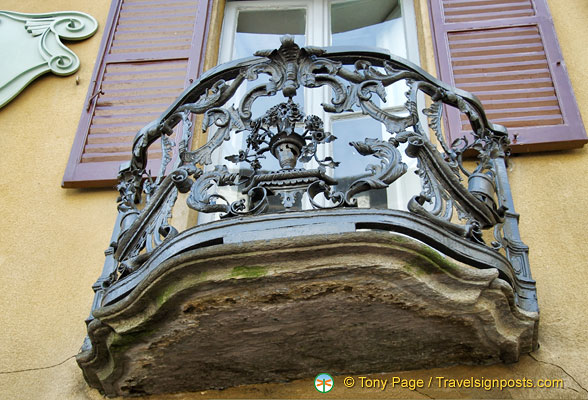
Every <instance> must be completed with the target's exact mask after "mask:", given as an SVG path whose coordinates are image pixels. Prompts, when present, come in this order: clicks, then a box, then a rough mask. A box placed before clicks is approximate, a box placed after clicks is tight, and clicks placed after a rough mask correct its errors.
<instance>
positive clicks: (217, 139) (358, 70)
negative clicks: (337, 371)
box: [78, 37, 538, 394]
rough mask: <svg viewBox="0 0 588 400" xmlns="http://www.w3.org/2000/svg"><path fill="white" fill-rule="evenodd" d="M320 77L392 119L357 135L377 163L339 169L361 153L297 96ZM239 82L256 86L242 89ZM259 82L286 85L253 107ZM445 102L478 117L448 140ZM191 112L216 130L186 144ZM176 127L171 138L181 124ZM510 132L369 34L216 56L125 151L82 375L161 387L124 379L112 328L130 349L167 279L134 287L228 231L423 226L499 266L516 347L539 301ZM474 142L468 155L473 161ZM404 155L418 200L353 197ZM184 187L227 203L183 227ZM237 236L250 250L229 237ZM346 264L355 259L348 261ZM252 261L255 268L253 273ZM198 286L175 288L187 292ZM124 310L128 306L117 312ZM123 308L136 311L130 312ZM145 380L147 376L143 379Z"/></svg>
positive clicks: (395, 167) (398, 166)
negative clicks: (151, 173)
mask: <svg viewBox="0 0 588 400" xmlns="http://www.w3.org/2000/svg"><path fill="white" fill-rule="evenodd" d="M262 76H266V77H268V78H269V79H262V78H261V77H262ZM257 82H259V84H256V83H257ZM399 83H401V84H404V85H405V87H406V89H407V91H406V101H405V102H404V104H403V105H402V106H403V110H402V111H401V112H392V111H389V110H388V111H387V110H386V109H384V108H383V107H382V104H384V103H383V102H385V100H386V93H387V92H386V88H388V87H391V86H392V85H398V84H399ZM322 87H327V88H330V93H331V99H330V101H329V102H326V103H324V104H323V105H322V109H323V110H324V112H325V113H327V114H344V113H346V112H349V111H351V110H356V111H357V110H360V111H361V112H362V113H363V114H365V115H367V116H369V117H371V118H372V119H373V120H375V121H378V122H379V123H381V124H383V126H384V127H385V130H386V131H387V132H388V134H389V138H388V139H387V140H385V139H383V138H382V137H381V135H376V134H373V133H371V132H357V138H356V139H355V140H354V141H352V142H350V143H349V145H350V146H352V147H353V148H354V149H355V150H356V152H357V153H358V154H359V155H360V157H369V158H370V159H372V160H375V161H376V163H375V164H373V165H369V166H368V172H367V173H365V174H363V175H360V176H357V177H356V178H355V179H353V180H352V181H351V182H350V183H348V184H347V185H346V186H345V187H342V186H343V185H341V184H340V183H338V182H337V180H336V179H335V178H334V176H335V174H334V171H336V170H337V168H339V167H340V166H341V165H342V164H344V163H346V162H350V163H353V162H355V161H354V160H337V159H336V158H337V157H336V154H331V153H330V152H329V151H328V148H329V146H330V145H332V143H333V142H334V141H336V140H339V139H337V137H336V136H337V132H333V133H330V132H328V131H327V129H326V128H325V125H324V123H323V120H322V119H321V118H319V117H318V116H316V115H307V116H305V115H304V113H303V111H302V105H300V104H297V103H296V95H297V94H301V93H302V92H303V90H323V89H320V88H322ZM243 88H245V89H243ZM239 90H241V91H243V90H245V94H244V95H242V96H240V97H239V96H238V93H242V92H239ZM280 95H282V96H283V99H282V100H280V97H281V96H280ZM238 97H239V98H238ZM262 98H266V99H271V100H273V99H276V100H275V101H274V103H272V105H271V107H269V108H268V109H267V110H264V111H263V112H262V113H260V115H254V114H255V113H254V112H253V111H252V109H254V105H255V104H257V103H258V102H259V101H260V99H262ZM264 104H265V103H264ZM425 104H426V106H425ZM449 109H455V110H457V111H459V112H460V113H462V114H463V115H465V116H466V117H467V120H468V121H469V123H470V125H471V128H472V130H471V135H470V136H469V137H464V138H462V139H460V140H457V141H455V142H454V143H447V142H446V140H445V137H444V135H443V132H442V129H443V128H442V116H443V113H444V112H445V111H444V110H449ZM194 115H197V116H201V121H202V135H208V136H207V137H209V139H208V141H207V142H206V144H204V145H203V146H201V147H199V148H197V149H196V150H191V149H190V148H189V143H190V140H191V138H192V131H193V130H192V128H193V120H194ZM176 127H178V128H179V127H181V130H180V129H176ZM180 133H181V137H178V140H177V145H174V143H173V141H172V139H171V138H170V136H172V135H174V134H176V135H178V136H179V135H180ZM239 136H241V137H243V143H244V145H243V147H242V148H240V149H237V151H235V152H234V153H227V152H226V151H225V152H224V153H223V155H225V157H219V156H218V154H219V151H220V149H222V148H223V145H224V144H225V143H227V142H230V141H231V140H233V139H232V138H235V137H239ZM158 139H159V140H160V141H161V146H162V152H163V157H162V163H161V169H160V171H159V174H158V176H157V177H154V178H151V177H148V176H146V175H147V172H146V169H147V168H148V167H147V154H148V152H147V151H148V149H149V147H150V146H151V145H152V144H153V143H154V142H155V141H156V140H158ZM508 145H509V139H508V134H507V132H506V129H505V128H503V127H502V126H498V125H494V124H492V123H490V122H489V121H488V120H487V118H486V115H485V113H484V110H483V108H482V106H481V104H480V102H479V101H478V100H477V99H476V98H475V97H474V96H473V95H471V94H470V93H467V92H464V91H462V90H459V89H454V88H451V87H449V86H447V85H446V84H444V83H443V82H440V81H439V80H437V79H435V78H433V77H432V76H430V75H428V74H427V73H426V72H424V71H422V70H421V69H420V68H418V67H416V66H414V65H412V64H410V63H408V62H407V61H405V60H402V59H400V58H397V57H394V56H392V55H390V54H385V53H382V52H379V51H376V50H372V49H358V48H353V49H351V48H327V49H319V48H310V47H307V48H299V47H298V46H297V45H296V44H295V43H294V42H293V40H292V38H290V37H284V38H282V46H281V47H280V48H279V49H277V50H267V51H259V52H257V53H256V56H255V57H251V58H247V59H242V60H238V61H234V62H231V63H228V64H225V65H221V66H218V67H216V68H214V69H213V70H210V71H208V72H207V73H205V74H203V75H202V76H201V77H200V79H199V80H198V81H197V82H196V83H194V85H192V87H190V88H189V89H187V90H186V91H185V92H184V93H183V94H182V95H181V96H180V97H179V98H178V99H177V100H176V102H175V103H174V104H172V105H171V106H170V107H169V108H168V110H167V111H166V112H164V113H163V114H162V115H161V117H160V118H158V119H157V120H155V121H153V122H152V123H151V124H149V125H148V126H146V127H145V128H143V129H141V130H140V131H139V133H138V134H137V136H136V137H135V140H134V143H133V150H132V159H131V161H130V162H129V163H128V164H126V165H123V166H122V167H121V171H120V174H119V185H118V190H119V191H120V197H119V199H118V212H119V215H118V219H117V222H116V224H115V229H114V232H113V236H112V243H111V245H110V247H109V248H108V249H107V251H106V262H105V266H104V270H103V273H102V275H101V276H100V278H99V279H98V281H97V282H96V284H95V285H94V290H95V292H96V296H95V301H94V304H93V307H92V315H91V317H90V318H89V320H88V332H89V339H88V340H87V341H86V343H85V344H84V347H83V349H82V350H83V351H82V353H80V355H79V356H78V362H79V363H80V366H81V367H82V369H83V370H84V373H85V376H86V379H87V380H88V382H89V383H90V384H91V385H92V386H95V387H98V388H100V389H101V390H103V391H105V392H106V393H107V394H132V393H141V392H142V391H145V392H146V393H150V392H153V391H154V390H153V389H145V388H144V387H145V385H143V386H141V385H139V384H137V385H136V386H133V384H131V383H129V382H134V381H133V379H135V378H132V379H131V378H128V376H129V375H128V372H125V373H123V372H121V371H122V369H120V368H119V367H117V363H122V362H123V361H120V360H122V358H120V359H119V358H117V356H114V355H113V352H114V350H113V346H114V345H112V343H118V347H117V348H118V349H119V350H120V349H121V348H123V347H124V346H127V347H128V346H129V345H130V344H129V340H131V339H129V337H132V338H134V339H132V340H135V341H138V342H141V340H142V339H139V338H137V336H136V335H135V336H128V335H127V336H125V333H124V332H131V331H132V332H134V333H136V332H143V333H145V332H147V331H148V330H147V329H146V328H145V327H144V326H143V325H141V326H143V327H142V328H140V329H139V328H137V327H136V326H135V327H134V328H133V329H130V328H129V330H128V331H126V330H125V329H127V328H124V329H123V327H125V326H127V325H128V324H129V323H130V322H128V321H132V320H133V318H135V317H133V315H134V314H133V313H144V312H145V311H144V310H146V309H151V308H154V309H155V308H158V307H163V305H165V302H166V299H167V298H168V297H169V295H165V294H161V293H159V292H158V293H159V295H158V296H159V297H157V296H156V299H157V300H153V301H152V302H149V301H146V300H138V299H143V297H141V296H142V295H141V293H144V292H146V291H149V290H150V289H149V288H150V286H149V285H152V286H153V285H157V284H158V283H157V282H156V281H157V279H159V277H162V276H164V275H165V274H166V273H168V272H169V271H168V272H166V271H167V270H166V271H163V270H165V268H164V267H162V266H163V265H167V264H166V263H167V262H169V261H170V260H172V259H177V258H178V257H180V258H181V257H184V258H182V260H183V261H182V262H188V261H187V259H188V258H190V257H191V258H192V259H198V257H199V256H198V254H200V253H198V252H197V251H198V250H202V249H212V248H214V249H216V250H215V251H217V253H215V254H217V255H219V254H224V253H223V247H225V248H227V249H229V247H230V245H236V244H243V243H261V242H260V241H264V240H265V241H268V240H270V241H271V240H275V239H282V240H286V241H288V240H292V241H295V240H296V238H301V237H303V236H304V237H309V236H312V237H316V238H318V239H316V240H318V241H320V240H323V239H324V240H330V239H328V238H329V237H335V236H337V235H339V236H340V237H341V238H345V240H351V241H353V240H354V239H353V236H348V235H351V234H354V233H356V234H359V233H361V232H365V231H376V232H380V233H381V232H389V233H390V234H392V233H396V234H402V235H405V236H406V237H408V238H409V239H416V240H417V241H418V242H419V243H424V245H425V246H428V247H430V248H432V249H435V250H436V251H438V252H440V253H442V254H444V255H445V256H447V257H449V258H451V259H453V260H455V261H457V262H459V263H461V264H460V265H464V267H460V268H466V269H465V270H464V271H469V270H472V271H475V270H476V269H477V270H481V271H483V270H488V271H496V270H497V271H498V272H497V277H496V276H495V277H493V278H492V279H494V278H497V279H499V281H500V282H503V283H504V282H505V283H506V284H505V286H501V289H500V290H502V292H503V293H506V294H505V296H506V297H505V299H507V300H504V301H505V302H506V303H509V304H510V305H507V306H504V307H506V308H507V309H509V310H510V311H509V312H510V313H512V315H515V316H516V318H518V319H519V320H520V321H523V322H524V323H523V322H521V323H523V325H524V326H525V328H524V329H523V328H521V329H522V330H521V332H523V331H524V332H525V333H520V337H523V339H520V338H519V339H517V340H515V341H514V342H513V343H515V344H514V345H513V346H514V347H516V349H514V350H513V348H512V347H510V348H508V349H507V348H506V347H504V346H506V345H504V343H506V342H508V340H507V339H504V340H503V341H502V342H500V344H498V345H497V346H498V347H500V346H503V347H501V350H500V352H501V355H500V356H499V358H501V359H502V360H503V361H515V360H516V359H517V357H518V355H519V354H520V353H521V352H525V351H530V350H531V349H532V348H534V347H535V346H536V326H537V320H538V318H537V313H538V308H537V300H536V295H535V284H534V281H533V280H532V278H531V272H530V268H529V261H528V248H527V246H525V245H524V243H523V242H522V241H521V239H520V236H519V230H518V214H517V213H516V212H515V210H514V205H513V200H512V196H511V192H510V187H509V182H508V177H507V171H506V164H505V159H506V157H507V155H508ZM325 149H327V150H325ZM465 156H468V157H470V156H473V157H472V158H470V159H469V160H470V161H467V160H466V161H464V159H465ZM223 158H224V159H223ZM270 158H275V160H276V161H277V162H278V163H279V167H276V168H275V170H271V169H269V168H268V167H267V164H264V162H265V161H266V160H267V159H270ZM407 159H414V160H416V163H417V170H416V172H417V173H418V176H419V177H420V182H421V190H420V193H416V194H415V195H414V196H412V198H410V199H409V200H408V202H407V204H406V210H404V211H403V210H393V209H373V208H362V207H360V206H359V205H358V201H357V198H358V196H360V195H361V194H362V193H364V192H369V191H374V190H378V189H383V188H388V187H389V186H390V185H391V184H393V183H394V182H395V181H396V180H398V179H399V178H400V177H402V176H403V175H404V174H405V173H407V169H408V168H407V164H406V161H407ZM219 160H220V161H222V162H220V161H219ZM238 166H241V167H240V168H239V167H238ZM227 188H233V190H232V191H228V190H225V189H227ZM178 193H184V194H186V196H187V200H186V202H187V205H188V206H189V207H190V208H192V209H194V210H196V211H198V212H199V213H202V214H214V215H216V216H218V217H220V218H217V220H216V221H213V222H210V223H206V224H201V225H197V226H194V227H191V228H189V229H187V230H186V231H184V232H178V230H177V229H176V228H174V227H173V226H172V224H171V217H172V210H173V208H174V205H175V203H176V200H177V198H178ZM230 195H233V196H235V197H234V198H230ZM276 199H277V201H276ZM301 199H302V200H301ZM296 204H298V206H297V205H296ZM304 204H305V205H306V206H304ZM313 235H315V236H313ZM333 235H334V236H333ZM341 235H342V236H341ZM346 235H347V236H346ZM357 237H360V236H357ZM325 238H327V239H325ZM374 238H375V236H374ZM380 239H381V238H380ZM380 239H377V240H376V239H374V240H375V241H376V242H377V241H378V240H380ZM337 240H338V239H337ZM370 240H371V239H370ZM382 240H383V239H382ZM260 246H261V245H260ZM262 247H263V246H262ZM260 248H261V247H260ZM280 249H282V248H281V247H280ZM194 251H196V253H194ZM227 251H228V252H230V253H231V252H232V253H231V254H232V257H233V258H235V257H237V258H238V257H239V251H237V252H236V253H235V249H234V248H232V250H230V251H229V250H227ZM275 251H276V252H277V251H278V249H277V248H276V249H275ZM280 251H282V250H280ZM433 253H434V252H433ZM188 254H192V255H191V256H190V257H188ZM194 254H195V255H194ZM317 257H318V256H317ZM430 257H431V258H435V255H434V254H433V255H431V256H430ZM336 259H337V257H336V255H333V260H336ZM174 265H175V264H174ZM166 268H167V267H166ZM447 268H449V267H447ZM467 268H470V269H467ZM253 271H255V269H253ZM349 271H350V272H349V273H350V274H351V273H353V271H352V267H349ZM169 273H171V272H169ZM448 273H449V274H453V275H455V276H458V275H459V273H457V272H455V271H453V272H448ZM460 273H462V272H460ZM463 273H465V272H463ZM468 273H470V272H468ZM237 275H238V274H237ZM237 275H235V276H237ZM461 276H462V278H463V275H461ZM472 276H473V275H472ZM245 277H247V278H251V279H253V280H255V279H256V278H258V276H257V275H255V274H254V273H250V274H249V275H247V274H246V275H245ZM161 279H163V278H161ZM460 279H461V278H460ZM464 279H465V278H464ZM472 279H473V278H472ZM417 280H418V279H417ZM194 282H196V281H194ZM194 284H195V283H194ZM501 285H502V283H501ZM188 286H189V285H188ZM188 286H182V288H183V289H177V288H176V289H177V293H180V292H182V290H187V289H186V288H187V287H188ZM154 287H155V286H154ZM508 293H510V294H508ZM166 296H167V297H166ZM154 298H155V297H154ZM496 301H497V303H499V301H498V300H496ZM501 301H502V300H501ZM133 307H139V308H133ZM141 307H142V308H141ZM497 307H502V306H498V305H497ZM123 309H124V311H121V310H123ZM130 309H133V310H134V311H132V312H131V311H128V310H130ZM139 309H141V310H143V311H138V310H139ZM153 312H154V313H156V312H155V311H153ZM117 313H118V314H117ZM115 314H116V315H118V316H117V317H113V316H114V315H115ZM123 314H124V315H126V316H125V317H124V318H126V321H127V322H125V323H122V322H120V321H121V319H120V318H122V317H120V315H123ZM153 315H155V314H153ZM116 318H118V319H116ZM162 318H163V317H162ZM509 318H510V317H509ZM115 320H116V321H117V322H116V323H115ZM492 323H496V322H491V324H492ZM117 324H118V325H117ZM130 324H131V325H132V323H130ZM139 325H140V324H138V325H137V326H139ZM117 326H118V328H117ZM133 326H134V325H133ZM484 329H485V328H484ZM497 329H498V328H497ZM149 332H151V331H149ZM529 332H530V333H529ZM107 337H110V339H107ZM123 337H125V338H126V339H124V340H122V339H121V338H123ZM113 338H114V339H113ZM132 340H131V342H132ZM501 340H502V339H501ZM509 340H510V339H509ZM123 342H124V343H123ZM503 342H504V343H503ZM517 346H518V347H517ZM127 347H124V348H125V349H126V348H127ZM126 357H127V358H128V357H129V355H128V354H127V355H126ZM117 360H118V361H117ZM453 361H454V362H455V360H453ZM458 361H459V360H458ZM465 362H481V361H479V360H478V361H472V360H469V359H468V360H465ZM351 364H353V363H351ZM441 364H442V363H441ZM441 364H439V363H436V364H435V363H432V364H431V365H441ZM106 365H108V367H106ZM113 365H114V366H113ZM414 366H415V367H419V366H421V367H422V364H419V363H418V362H416V363H415V364H414ZM400 367H401V368H407V367H409V368H410V367H411V365H406V364H403V365H401V366H400ZM117 368H118V369H117ZM392 368H397V366H393V367H392ZM351 369H352V370H353V368H351ZM105 371H107V372H105ZM116 371H118V372H116ZM329 371H331V370H329ZM115 372H116V373H115ZM358 372H359V371H358ZM363 372H370V371H363ZM125 374H126V375H125ZM121 376H125V377H126V378H128V379H127V380H126V381H125V382H126V383H125V385H126V386H124V385H123V386H121V384H120V379H121V378H120V377H121ZM292 376H304V374H303V373H299V372H297V373H296V374H294V375H292ZM289 377H291V376H288V374H286V378H289ZM254 381H255V379H253V380H252V382H254ZM235 382H236V383H243V382H247V381H243V380H241V381H240V380H236V381H235ZM117 385H118V386H117ZM207 385H208V384H206V383H202V384H201V385H200V386H198V385H196V386H194V385H192V386H191V385H187V386H186V385H182V384H177V386H173V385H172V386H170V387H167V386H165V385H163V384H161V386H159V387H160V388H161V389H160V390H159V389H158V390H155V391H174V390H176V389H177V390H185V389H191V388H204V387H210V385H208V386H207ZM139 386H141V387H142V388H143V389H137V387H139ZM129 387H134V389H129ZM133 390H134V391H133Z"/></svg>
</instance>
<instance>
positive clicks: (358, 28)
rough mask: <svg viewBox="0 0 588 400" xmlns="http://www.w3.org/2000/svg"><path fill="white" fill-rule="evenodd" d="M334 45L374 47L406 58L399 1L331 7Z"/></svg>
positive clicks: (359, 0) (355, 0) (362, 1)
mask: <svg viewBox="0 0 588 400" xmlns="http://www.w3.org/2000/svg"><path fill="white" fill-rule="evenodd" d="M331 35H332V37H331V44H332V45H333V46H372V47H381V48H384V49H387V50H388V51H390V52H391V53H392V54H396V55H398V56H401V57H406V43H405V37H404V25H403V22H402V12H401V9H400V4H399V2H398V0H353V1H344V2H335V3H333V4H331Z"/></svg>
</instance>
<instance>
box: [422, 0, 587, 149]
mask: <svg viewBox="0 0 588 400" xmlns="http://www.w3.org/2000/svg"><path fill="white" fill-rule="evenodd" d="M429 5H430V9H431V18H432V25H433V31H434V39H435V51H436V55H437V63H438V67H439V72H440V78H441V79H442V80H443V81H445V82H448V83H451V84H453V85H454V86H456V87H458V88H460V89H464V90H467V91H469V92H472V93H474V94H475V95H476V96H477V97H478V98H479V99H480V100H481V101H482V104H483V105H484V108H485V109H486V112H487V114H488V117H489V119H490V120H491V121H492V122H494V123H497V124H501V125H504V126H506V127H507V128H508V130H509V134H510V138H511V141H512V143H513V145H512V150H513V151H514V152H526V151H543V150H557V149H566V148H574V147H581V146H583V145H584V143H586V142H587V141H588V140H587V138H586V131H585V129H584V126H583V124H582V119H581V117H580V112H579V110H578V106H577V104H576V100H575V98H574V94H573V91H572V87H571V84H570V80H569V78H568V75H567V72H566V68H565V65H564V61H563V57H562V54H561V50H560V48H559V44H558V42H557V38H556V34H555V29H554V26H553V21H552V20H551V15H550V13H549V9H548V7H547V3H546V2H545V0H429ZM447 112H448V124H449V126H448V136H449V139H450V140H451V141H453V140H455V139H456V138H459V137H462V136H464V134H465V133H466V132H467V131H468V130H470V126H469V124H468V122H467V120H466V117H465V116H460V115H459V113H458V112H456V111H455V110H447Z"/></svg>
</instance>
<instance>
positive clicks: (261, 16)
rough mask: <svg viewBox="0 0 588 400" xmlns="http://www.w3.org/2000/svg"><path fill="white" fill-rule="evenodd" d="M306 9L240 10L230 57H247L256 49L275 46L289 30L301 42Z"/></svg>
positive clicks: (295, 39) (296, 40)
mask: <svg viewBox="0 0 588 400" xmlns="http://www.w3.org/2000/svg"><path fill="white" fill-rule="evenodd" d="M305 31H306V11H305V10H304V9H299V10H264V11H258V10H255V11H240V12H239V17H238V21H237V32H236V33H235V45H234V47H233V59H237V58H242V57H250V56H252V55H253V53H255V52H256V51H257V50H265V49H277V48H278V47H280V44H281V43H280V36H283V35H285V34H289V35H292V36H294V41H295V42H296V43H297V44H298V45H299V46H304V44H305V41H304V34H305Z"/></svg>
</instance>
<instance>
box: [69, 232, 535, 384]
mask: <svg viewBox="0 0 588 400" xmlns="http://www.w3.org/2000/svg"><path fill="white" fill-rule="evenodd" d="M95 317H96V320H95V321H93V322H92V324H91V326H90V328H89V331H90V336H91V337H92V338H93V347H94V348H95V349H97V350H96V351H95V353H94V354H93V355H91V354H84V353H81V354H80V355H79V356H78V362H79V363H80V364H81V366H82V367H83V369H84V371H85V372H86V378H87V379H88V380H89V381H90V382H99V385H100V386H101V387H102V388H103V390H104V391H105V392H106V394H108V395H117V394H122V395H133V394H143V393H165V392H177V391H194V390H203V389H212V388H224V387H230V386H236V385H242V384H248V383H258V382H270V381H284V380H290V379H297V378H303V377H311V376H314V375H316V373H317V372H318V371H329V373H333V374H343V373H349V374H359V373H370V372H383V371H397V370H407V369H416V368H429V367H439V366H447V365H454V364H491V363H497V362H501V361H503V362H514V361H516V360H517V359H518V357H519V355H520V354H521V353H525V352H529V351H531V350H532V347H533V335H534V328H535V322H536V319H537V315H536V314H532V313H526V312H523V311H521V310H519V309H518V308H517V307H516V306H515V305H514V299H513V291H512V288H511V287H510V286H509V285H508V284H506V283H505V282H504V281H502V280H501V279H499V278H498V272H497V271H496V270H495V269H486V270H480V269H475V268H472V267H469V266H466V265H463V264H460V263H457V262H454V261H452V260H449V259H446V258H445V257H443V256H441V255H440V254H439V253H437V252H435V251H433V250H431V249H430V248H429V247H428V246H426V245H424V244H422V243H420V242H417V241H416V240H413V239H409V238H407V237H404V236H400V235H395V234H390V233H384V232H356V233H349V234H341V235H324V236H320V235H314V236H302V237H298V238H296V239H295V240H293V239H275V240H268V241H258V242H249V243H243V244H234V245H233V244H231V245H227V244H225V245H220V246H213V247H208V248H203V249H196V250H192V251H188V252H185V253H182V254H179V255H177V256H175V257H173V258H171V259H169V260H168V261H166V262H165V263H163V264H162V265H160V266H159V267H158V268H157V269H156V270H154V271H153V273H151V274H150V276H149V277H148V279H146V280H145V281H144V282H143V283H142V284H141V285H140V286H139V287H138V288H137V289H136V290H135V291H134V292H133V293H132V294H131V295H130V296H129V297H128V298H127V299H125V300H122V301H121V302H119V303H116V304H115V305H113V306H109V307H104V308H102V309H100V310H98V311H97V312H95ZM98 333H100V334H98ZM94 374H95V375H94Z"/></svg>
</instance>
